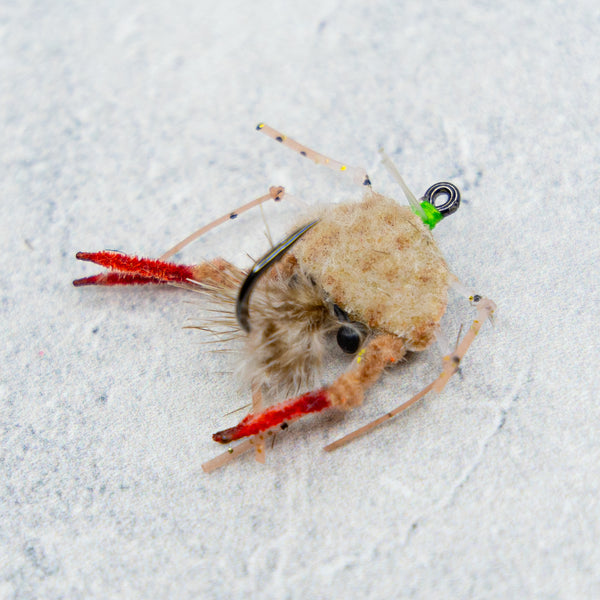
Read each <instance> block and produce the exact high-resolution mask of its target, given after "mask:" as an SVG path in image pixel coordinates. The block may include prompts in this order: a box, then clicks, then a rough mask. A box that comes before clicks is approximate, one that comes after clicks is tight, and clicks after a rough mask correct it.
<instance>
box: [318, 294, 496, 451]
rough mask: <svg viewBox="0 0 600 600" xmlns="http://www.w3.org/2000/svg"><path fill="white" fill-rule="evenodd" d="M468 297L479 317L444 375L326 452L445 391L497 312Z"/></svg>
mask: <svg viewBox="0 0 600 600" xmlns="http://www.w3.org/2000/svg"><path fill="white" fill-rule="evenodd" d="M467 297H468V298H469V300H470V301H471V303H472V304H473V305H474V306H475V307H476V309H477V316H476V318H475V320H474V321H473V323H472V324H471V327H470V328H469V331H468V332H467V333H466V334H465V336H464V337H463V338H462V340H461V341H460V342H459V343H458V345H457V346H456V348H455V349H454V352H452V353H451V354H449V355H447V356H445V357H444V359H443V369H442V373H441V374H440V375H439V377H437V379H435V380H434V381H432V382H431V383H430V384H429V385H428V386H426V387H425V388H423V389H422V390H421V391H420V392H419V393H418V394H415V395H414V396H413V397H412V398H411V399H410V400H407V401H406V402H404V403H403V404H401V405H400V406H398V407H396V408H395V409H394V410H391V411H390V412H388V413H386V414H385V415H383V416H381V417H379V418H378V419H375V420H374V421H371V422H370V423H367V424H366V425H364V426H363V427H361V428H359V429H357V430H355V431H353V432H351V433H349V434H347V435H345V436H344V437H342V438H340V439H339V440H337V441H335V442H333V443H332V444H329V445H328V446H325V448H324V450H326V451H327V452H331V451H332V450H335V449H336V448H340V447H341V446H345V445H346V444H348V443H349V442H351V441H352V440H355V439H356V438H358V437H361V436H362V435H364V434H366V433H368V432H369V431H371V430H372V429H374V428H375V427H377V426H378V425H381V424H382V423H385V422H386V421H389V420H390V419H392V418H393V417H395V416H396V415H398V414H400V413H401V412H403V411H405V410H406V409H407V408H409V407H411V406H412V405H413V404H415V403H416V402H418V401H419V400H420V399H421V398H423V397H424V396H426V395H427V394H428V393H429V392H431V391H435V392H441V391H442V390H443V389H444V387H445V385H446V383H448V380H449V379H450V377H452V375H454V374H455V373H456V372H457V371H458V368H459V366H460V363H461V361H462V359H463V357H464V355H465V354H466V352H467V350H468V349H469V346H470V345H471V344H472V343H473V341H474V340H475V338H476V337H477V334H478V333H479V330H480V329H481V326H482V325H483V323H484V322H485V321H487V319H491V318H492V317H493V314H494V311H495V310H496V304H495V303H494V302H493V300H490V299H489V298H484V297H482V296H479V295H477V294H468V296H467Z"/></svg>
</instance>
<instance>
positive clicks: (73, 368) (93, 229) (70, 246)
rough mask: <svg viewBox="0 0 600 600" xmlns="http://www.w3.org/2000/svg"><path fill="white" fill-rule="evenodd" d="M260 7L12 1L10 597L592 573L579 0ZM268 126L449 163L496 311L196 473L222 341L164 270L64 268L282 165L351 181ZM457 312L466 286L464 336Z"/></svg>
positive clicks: (1, 179)
mask: <svg viewBox="0 0 600 600" xmlns="http://www.w3.org/2000/svg"><path fill="white" fill-rule="evenodd" d="M274 4H275V3H270V2H265V1H262V0H258V1H255V2H227V1H224V2H220V3H213V2H206V1H200V2H196V1H191V0H181V1H178V2H174V3H167V2H153V1H148V0H145V1H143V2H142V1H140V0H132V1H131V2H128V3H124V2H117V1H113V2H110V1H104V2H95V3H92V2H69V1H50V2H34V1H24V2H18V3H17V2H14V3H13V2H4V3H2V4H1V5H0V40H1V41H0V73H1V75H0V131H1V132H2V133H1V139H2V144H1V145H0V156H1V159H0V208H1V220H0V223H1V226H2V233H1V236H0V244H1V256H2V269H1V271H0V297H1V304H0V311H1V313H0V314H1V317H2V321H1V325H0V326H1V339H2V347H1V352H2V362H1V364H2V367H1V383H0V386H1V387H0V394H1V405H0V411H1V412H0V421H1V426H2V437H1V449H0V469H1V471H0V598H2V599H4V598H19V599H29V598H70V599H77V598H86V599H88V598H103V599H104V598H146V599H148V598H157V599H158V598H160V599H163V598H183V599H185V598H248V597H249V596H250V595H252V596H255V597H259V598H343V597H356V598H385V597H391V598H404V597H407V598H408V597H410V598H569V599H572V598H593V597H600V566H599V565H600V545H599V544H598V540H599V539H600V506H599V500H598V498H599V497H600V489H599V488H600V442H599V435H598V429H599V426H600V409H599V408H598V407H599V403H598V392H599V389H598V388H599V386H598V376H597V361H598V349H599V344H598V337H597V336H598V309H599V304H600V303H599V298H598V281H599V274H600V273H599V268H598V246H599V243H598V240H599V233H600V227H599V221H600V218H599V208H598V207H599V200H598V186H599V182H600V177H599V172H600V167H599V165H600V102H599V98H600V93H599V91H600V59H599V57H600V36H599V35H598V32H599V30H600V9H599V8H598V3H597V1H595V0H586V1H581V2H569V3H567V2H558V1H557V2H550V1H546V2H544V1H540V2H522V3H509V2H500V3H498V2H489V3H487V2H478V3H475V2H473V3H470V2H466V1H460V2H454V3H447V2H433V3H420V2H412V3H399V2H380V1H375V2H357V1H349V2H344V3H337V2H333V1H330V0H320V1H319V2H316V1H314V0H305V1H304V2H302V3H278V4H277V5H274ZM260 120H264V121H266V122H268V123H270V124H271V125H273V126H275V127H278V128H281V129H283V130H284V131H285V132H286V133H288V134H289V135H292V136H295V137H296V138H298V139H299V140H301V141H303V142H305V143H307V144H309V145H311V146H312V147H314V148H315V149H317V150H320V151H322V152H327V153H329V154H330V155H331V156H333V157H336V158H339V159H341V160H344V161H348V163H349V164H353V165H364V166H365V167H366V168H367V170H368V172H369V174H370V176H371V179H372V180H373V182H374V186H375V189H377V190H379V191H381V192H382V193H386V194H388V195H395V196H396V197H399V196H400V194H399V191H398V190H397V188H396V187H395V185H394V184H393V182H392V181H391V180H390V178H389V176H388V175H387V174H386V173H385V171H384V169H383V168H382V167H381V165H380V164H379V162H378V158H377V148H378V147H379V146H381V145H384V146H385V148H386V150H387V151H388V153H389V154H390V155H391V156H392V158H393V159H394V160H395V162H396V163H397V164H398V166H399V168H400V170H401V171H402V172H403V174H404V175H405V177H406V179H407V181H408V183H409V185H411V187H412V188H413V189H414V190H415V192H416V193H419V192H420V193H422V192H423V191H424V190H425V189H426V187H428V186H429V185H430V184H431V183H433V182H435V181H440V180H451V181H454V182H455V183H456V184H458V185H459V186H460V187H461V189H462V191H463V197H464V204H463V206H462V207H461V209H460V211H459V212H458V213H457V214H456V215H455V216H453V217H452V218H451V219H448V222H447V223H442V224H441V225H440V226H439V227H438V228H437V229H436V232H437V237H438V239H439V243H440V246H441V247H442V249H443V251H444V253H445V255H446V257H447V259H448V261H449V263H450V265H451V266H452V267H453V269H454V271H455V272H456V273H457V274H458V275H459V276H460V277H461V278H463V280H465V282H466V283H468V284H469V285H472V286H474V287H475V288H476V290H477V291H480V292H482V293H486V294H488V295H489V296H490V297H492V298H494V299H495V300H496V301H497V303H498V305H499V313H498V320H497V326H496V328H495V329H493V330H492V329H491V328H489V327H486V328H485V329H484V331H483V332H482V334H481V336H480V337H479V338H478V339H477V340H476V342H475V344H474V347H473V351H472V352H470V353H469V354H468V355H467V359H466V360H465V363H464V366H463V370H462V377H456V378H454V379H453V380H452V381H451V383H450V385H449V386H448V388H447V389H446V391H445V392H444V393H443V395H441V396H438V397H431V398H428V399H427V400H426V401H425V402H424V403H422V404H420V405H418V406H417V407H415V408H414V409H412V410H411V411H410V412H409V413H407V414H406V415H403V416H402V417H400V418H399V419H397V420H396V421H394V422H392V423H389V424H388V425H386V426H384V427H382V428H381V429H379V430H377V431H375V432H373V433H372V434H371V435H369V436H368V437H366V438H364V439H362V440H360V441H357V442H355V443H353V444H352V445H350V446H348V447H347V448H345V449H342V450H339V451H336V452H334V453H332V454H326V453H324V452H323V451H322V450H321V448H322V446H323V445H324V444H325V443H327V442H331V441H333V440H335V439H337V438H338V437H339V436H340V435H342V434H344V433H346V432H348V431H350V430H351V429H353V428H355V427H357V426H359V425H362V424H363V423H365V422H366V421H367V420H368V419H370V418H373V417H375V416H377V415H379V414H381V413H382V412H384V411H385V410H387V409H389V408H391V407H393V406H395V405H396V404H398V403H399V402H400V401H402V400H404V399H406V398H408V397H409V395H410V394H412V393H414V392H415V391H416V390H418V389H419V388H420V387H421V386H422V385H423V384H424V383H426V382H427V381H428V380H430V379H431V378H432V377H433V376H434V375H435V374H436V373H437V372H438V370H439V353H438V352H437V351H436V350H435V349H432V350H430V351H428V352H427V353H425V354H423V355H419V356H414V357H412V358H411V359H410V360H409V361H408V362H407V363H406V364H405V365H403V366H401V367H400V368H399V369H397V370H396V371H394V372H392V373H391V374H389V375H387V376H386V377H385V379H384V381H383V382H382V383H381V384H380V385H378V386H377V387H376V388H375V389H374V390H373V391H372V392H371V394H370V395H369V398H368V401H367V402H366V403H365V405H364V407H362V408H360V409H358V410H357V411H355V412H354V413H352V414H349V415H346V416H345V417H340V416H337V415H327V414H324V415H320V416H315V417H313V418H308V419H305V420H304V421H302V422H298V423H296V424H294V425H293V426H292V427H290V430H289V431H288V432H287V433H286V435H285V436H283V435H282V436H279V438H278V442H277V444H276V445H275V448H274V449H273V451H271V452H270V453H269V456H268V464H267V465H266V466H265V467H262V466H260V465H258V464H256V463H255V462H254V461H253V460H252V458H251V457H246V458H242V459H240V460H238V461H236V462H235V463H234V464H232V465H230V466H229V467H228V468H226V469H224V470H221V471H219V472H217V473H215V474H213V475H211V476H207V475H205V474H204V473H203V472H202V470H201V463H202V462H204V461H205V460H207V459H208V458H211V457H212V456H213V455H214V454H215V453H216V452H217V451H218V450H219V448H216V447H215V444H214V443H213V442H212V440H211V439H210V434H211V433H212V432H213V431H215V430H217V429H219V428H222V427H223V426H227V425H229V424H232V423H233V422H235V420H236V419H237V418H238V417H239V416H240V414H239V413H238V414H235V415H232V416H229V417H225V416H224V413H227V412H229V411H230V410H232V409H234V408H236V407H238V406H240V405H242V404H244V403H245V402H246V401H247V397H248V395H247V391H246V390H239V389H238V386H237V384H236V382H235V380H234V379H233V378H232V377H231V376H230V375H229V374H228V373H227V371H230V370H231V369H232V365H231V362H229V361H228V359H227V357H223V355H221V354H216V355H215V354H210V353H206V352H205V351H204V347H203V346H202V345H201V344H200V341H199V336H198V334H197V332H194V331H183V330H181V329H180V325H181V324H183V323H184V322H185V318H186V316H188V315H190V313H192V314H193V311H194V307H193V306H192V305H190V304H186V303H185V300H186V299H188V298H187V297H186V296H185V295H182V294H181V293H180V292H178V290H144V289H121V290H116V289H93V288H91V289H74V288H73V287H71V284H70V281H71V280H72V279H73V278H75V277H80V276H83V275H87V274H91V273H93V272H95V271H94V269H93V268H91V267H90V266H87V265H84V264H80V263H77V262H76V261H75V260H74V253H75V252H76V251H77V250H98V249H102V248H118V249H122V250H124V251H130V252H139V253H142V254H146V255H150V256H157V255H159V254H160V253H161V252H162V251H164V250H165V249H167V248H168V247H170V245H172V244H173V243H174V242H176V241H177V240H178V239H181V238H183V237H184V236H185V235H187V234H188V233H189V232H190V231H191V230H192V229H194V228H195V227H198V226H200V225H202V224H203V223H205V222H207V221H208V220H209V219H211V218H214V217H216V216H220V215H221V214H222V213H223V212H224V211H226V210H228V209H229V208H232V207H235V206H236V205H238V204H239V203H241V202H245V201H248V200H250V199H252V198H254V197H257V196H259V195H261V194H263V193H264V192H265V190H266V189H267V188H268V186H269V185H272V184H283V185H286V186H287V188H288V190H289V191H290V192H293V193H294V194H296V195H297V196H301V197H305V198H306V197H308V196H311V197H312V200H313V201H315V202H323V201H329V200H330V199H332V198H334V199H337V198H338V194H339V192H340V189H341V188H342V187H343V189H344V192H343V194H346V193H348V192H351V193H359V192H360V190H356V188H354V187H353V186H351V185H346V184H345V183H344V182H341V183H338V180H337V179H336V177H335V176H333V175H332V176H329V174H328V173H324V171H323V169H319V168H317V167H313V165H311V164H310V163H308V162H306V161H304V162H303V161H302V159H300V158H297V157H295V156H294V155H292V154H291V153H290V152H288V151H287V150H285V149H284V148H282V147H280V146H278V145H277V144H275V143H272V142H270V141H269V140H268V139H266V138H264V137H262V136H260V135H259V134H258V133H255V132H254V125H255V124H256V123H257V122H258V121H260ZM343 194H341V195H342V196H343ZM278 210H279V211H281V213H284V211H285V210H286V208H285V206H283V205H282V206H279V207H278ZM262 230H263V225H262V221H261V218H260V214H259V211H256V214H255V215H249V216H247V218H246V217H245V218H244V219H242V218H240V219H239V220H238V221H237V222H236V223H233V224H228V225H226V226H223V228H222V229H221V230H220V231H217V232H215V233H214V234H213V235H211V236H208V237H207V239H205V240H202V241H201V242H200V243H199V244H197V245H195V246H193V247H191V248H189V249H187V250H186V251H185V252H184V256H183V259H184V260H188V261H192V262H193V261H194V260H198V259H199V258H201V257H203V256H213V255H216V254H225V255H228V253H229V254H232V253H233V254H235V253H236V252H237V253H239V254H240V255H242V253H243V251H245V250H248V251H251V252H254V253H255V254H256V253H258V252H260V251H262V250H264V249H265V241H264V236H263V233H262ZM470 316H471V313H469V311H468V310H467V309H465V308H464V306H463V303H462V302H460V301H456V302H453V303H452V305H451V307H450V312H449V315H448V318H447V319H446V321H447V326H448V328H449V330H450V334H449V335H450V337H451V338H452V339H453V336H455V335H456V329H457V327H458V325H459V324H460V323H461V322H465V323H467V322H468V320H469V318H470ZM341 368H343V362H342V361H341V360H340V359H339V357H334V359H332V365H331V369H330V370H329V371H328V373H327V378H329V379H331V377H333V376H334V375H335V373H336V372H339V370H340V369H341Z"/></svg>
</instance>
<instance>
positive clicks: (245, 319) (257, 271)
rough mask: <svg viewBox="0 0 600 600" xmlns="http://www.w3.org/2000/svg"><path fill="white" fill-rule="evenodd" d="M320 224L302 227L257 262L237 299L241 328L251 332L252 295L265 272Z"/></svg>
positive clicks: (309, 224)
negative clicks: (250, 311)
mask: <svg viewBox="0 0 600 600" xmlns="http://www.w3.org/2000/svg"><path fill="white" fill-rule="evenodd" d="M318 222H319V219H315V220H314V221H311V222H310V223H308V224H307V225H304V226H303V227H300V229H297V230H296V231H294V232H293V233H292V234H290V235H289V236H288V237H286V238H285V239H284V240H283V241H281V242H279V244H277V246H275V247H274V248H272V249H271V250H269V252H267V254H265V255H264V256H263V257H262V258H261V259H259V260H258V261H256V263H255V264H254V266H253V267H252V269H251V270H250V273H248V276H247V277H246V279H245V280H244V282H243V283H242V285H241V287H240V291H239V294H238V298H237V303H236V306H235V316H236V318H237V320H238V323H239V324H240V327H241V328H242V329H243V330H244V331H245V332H249V331H250V319H249V310H250V295H251V294H252V290H253V289H254V286H255V285H256V283H257V282H258V280H259V279H260V277H261V276H262V275H263V274H264V273H265V271H266V270H267V269H268V268H269V267H270V266H271V265H273V264H274V263H276V262H277V261H278V260H280V259H281V258H282V257H283V255H284V254H285V253H286V252H287V251H288V250H289V249H290V248H291V247H292V246H293V245H294V244H295V243H296V242H297V241H298V240H299V239H300V238H301V237H302V236H303V235H304V234H305V233H306V232H307V231H308V230H309V229H311V228H312V227H314V226H315V225H316V224H317V223H318Z"/></svg>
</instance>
